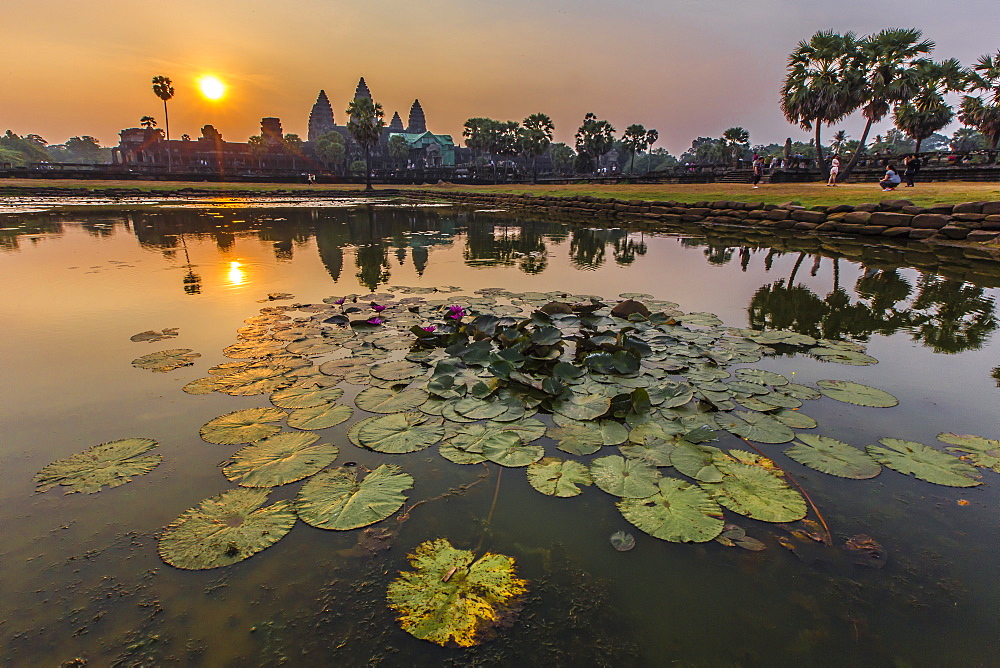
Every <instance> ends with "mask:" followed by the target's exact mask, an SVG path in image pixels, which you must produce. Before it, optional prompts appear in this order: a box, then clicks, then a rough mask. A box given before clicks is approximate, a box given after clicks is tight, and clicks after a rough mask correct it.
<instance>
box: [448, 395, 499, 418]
mask: <svg viewBox="0 0 1000 668" xmlns="http://www.w3.org/2000/svg"><path fill="white" fill-rule="evenodd" d="M508 408H510V407H509V406H508V405H507V404H505V403H504V402H502V401H499V400H497V399H476V398H475V397H467V398H465V399H460V400H458V401H456V402H455V412H456V413H458V414H459V415H461V416H462V417H464V418H467V419H469V420H491V419H493V418H495V417H497V416H499V415H502V414H503V413H505V412H506V411H507V410H508Z"/></svg>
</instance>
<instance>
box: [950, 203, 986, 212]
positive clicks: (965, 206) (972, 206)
mask: <svg viewBox="0 0 1000 668" xmlns="http://www.w3.org/2000/svg"><path fill="white" fill-rule="evenodd" d="M984 204H986V202H962V203H961V204H956V205H955V206H954V208H953V209H952V213H982V212H983V205H984Z"/></svg>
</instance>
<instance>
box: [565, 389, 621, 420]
mask: <svg viewBox="0 0 1000 668" xmlns="http://www.w3.org/2000/svg"><path fill="white" fill-rule="evenodd" d="M609 408H611V399H609V398H608V397H606V396H603V395H600V394H577V393H576V392H570V393H569V395H568V396H566V397H562V398H559V399H556V400H555V401H553V402H552V410H553V411H555V412H556V413H560V414H562V415H565V416H566V417H568V418H572V419H574V420H593V419H595V418H599V417H601V416H602V415H604V414H605V413H607V412H608V409H609Z"/></svg>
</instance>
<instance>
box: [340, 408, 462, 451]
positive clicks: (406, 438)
mask: <svg viewBox="0 0 1000 668" xmlns="http://www.w3.org/2000/svg"><path fill="white" fill-rule="evenodd" d="M357 436H358V440H359V441H360V442H361V443H362V444H363V445H364V447H366V448H370V449H372V450H376V451H378V452H385V453H389V454H403V453H406V452H416V451H418V450H423V449H424V448H429V447H430V446H432V445H434V444H435V443H437V442H438V441H440V440H441V438H442V437H443V436H444V426H443V422H442V420H441V419H440V418H433V417H430V416H428V415H425V414H423V413H394V414H393V415H383V416H382V417H379V418H378V419H375V420H372V421H371V422H369V423H367V424H365V426H363V427H361V428H360V429H359V430H358V434H357Z"/></svg>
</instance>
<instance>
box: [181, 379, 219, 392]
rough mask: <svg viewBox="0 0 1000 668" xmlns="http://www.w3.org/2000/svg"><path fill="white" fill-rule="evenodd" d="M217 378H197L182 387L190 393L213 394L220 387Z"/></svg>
mask: <svg viewBox="0 0 1000 668" xmlns="http://www.w3.org/2000/svg"><path fill="white" fill-rule="evenodd" d="M217 380H218V379H217V378H215V377H214V376H209V377H207V378H195V379H194V380H192V381H191V382H190V383H188V384H187V385H185V386H184V387H182V388H181V389H182V390H184V391H185V392H187V393H188V394H211V393H212V392H215V390H216V389H217V388H218V385H216V381H217Z"/></svg>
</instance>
